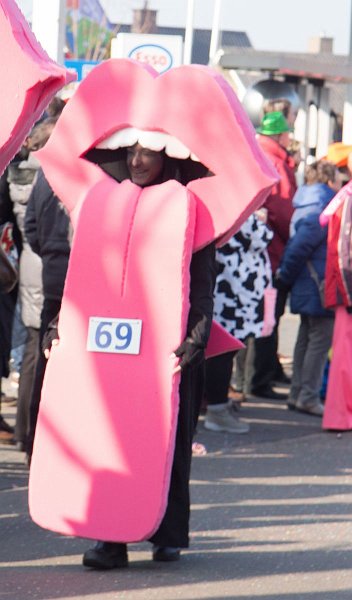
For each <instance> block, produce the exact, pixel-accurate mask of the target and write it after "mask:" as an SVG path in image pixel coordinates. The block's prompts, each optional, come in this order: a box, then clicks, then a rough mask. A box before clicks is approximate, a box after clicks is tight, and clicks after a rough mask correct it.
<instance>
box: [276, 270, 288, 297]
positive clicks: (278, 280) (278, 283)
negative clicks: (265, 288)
mask: <svg viewBox="0 0 352 600" xmlns="http://www.w3.org/2000/svg"><path fill="white" fill-rule="evenodd" d="M273 287H274V288H276V289H277V290H281V291H282V292H289V291H290V289H291V286H289V285H287V283H285V282H284V281H283V280H282V279H281V276H280V271H279V269H278V270H277V271H276V273H275V275H274V277H273Z"/></svg>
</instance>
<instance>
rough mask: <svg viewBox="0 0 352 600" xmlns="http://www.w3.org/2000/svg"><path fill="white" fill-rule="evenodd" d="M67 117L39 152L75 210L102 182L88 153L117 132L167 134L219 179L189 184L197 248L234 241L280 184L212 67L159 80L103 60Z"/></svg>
mask: <svg viewBox="0 0 352 600" xmlns="http://www.w3.org/2000/svg"><path fill="white" fill-rule="evenodd" d="M63 117H64V118H62V119H60V122H59V123H58V125H57V127H55V130H54V132H53V134H52V136H51V138H50V140H49V142H48V143H47V144H46V146H45V148H44V149H43V150H42V151H41V152H40V154H39V153H38V155H39V156H40V160H41V162H42V164H43V166H44V169H45V173H46V176H47V177H48V179H49V181H50V183H51V185H52V186H53V188H54V189H55V192H56V193H57V195H58V196H59V198H60V199H61V200H62V201H63V202H64V204H65V205H66V206H67V208H68V209H69V210H70V211H71V210H72V209H73V208H74V207H75V205H76V204H77V202H79V199H80V198H82V197H84V195H85V194H86V193H87V190H89V189H90V187H91V186H92V185H93V184H94V183H95V182H96V181H98V180H99V179H100V178H101V171H100V169H99V167H97V166H96V165H94V164H92V163H89V162H88V161H86V160H84V159H83V158H82V155H84V154H85V153H86V152H87V150H88V149H90V148H91V147H94V146H95V145H96V144H97V142H99V141H100V140H101V139H103V138H105V137H107V136H108V135H110V134H111V133H112V132H114V131H116V130H118V129H122V128H123V127H127V126H134V127H138V128H139V129H147V130H161V131H165V132H167V133H170V134H171V135H174V136H175V137H177V138H178V139H179V140H180V141H181V142H183V143H184V144H185V145H186V146H187V147H188V148H190V149H191V151H192V152H194V153H195V154H196V155H197V156H198V157H199V159H200V160H201V162H203V163H204V164H205V165H206V166H207V167H208V168H209V169H210V171H212V172H213V173H214V174H215V176H214V177H210V178H206V179H198V180H196V181H192V182H191V183H189V184H188V186H187V187H188V189H189V190H190V191H192V192H193V193H194V195H195V196H196V197H197V224H196V234H195V240H194V249H195V250H196V249H199V248H201V247H203V246H205V245H206V244H207V243H209V242H210V241H212V240H214V239H217V240H219V242H220V243H221V242H224V241H225V240H226V239H228V237H230V236H231V235H232V234H233V232H234V231H236V230H237V229H238V228H239V227H240V226H241V225H242V223H243V221H244V220H245V219H246V218H247V217H248V216H249V214H250V213H251V212H253V210H255V209H256V208H258V207H259V206H261V205H262V204H263V202H264V200H265V198H266V196H267V195H268V193H269V191H270V189H271V187H272V185H273V184H274V183H275V181H276V180H277V179H278V176H277V173H276V171H275V170H274V168H273V167H272V165H271V164H270V163H269V162H268V160H267V159H266V158H265V156H264V154H263V153H262V151H261V150H260V148H259V147H258V144H257V142H256V139H255V132H254V129H253V127H252V125H251V123H250V122H249V119H248V117H247V116H246V114H245V112H244V109H243V108H242V106H241V104H240V102H239V100H238V99H237V97H236V94H235V93H234V91H233V90H232V88H231V87H230V86H229V85H228V84H227V83H226V81H225V80H224V79H223V78H222V77H221V76H220V75H219V74H218V73H217V72H216V71H213V70H212V69H210V68H208V67H201V66H194V65H193V66H184V67H178V68H175V69H171V70H170V71H167V72H166V73H164V74H162V75H159V76H158V74H157V73H156V71H154V70H153V69H151V68H150V67H147V66H146V65H142V64H141V63H137V62H135V61H131V60H128V59H111V60H108V61H104V63H103V64H101V65H99V66H98V67H96V68H95V69H93V71H92V72H91V73H90V75H89V77H86V78H85V79H84V81H83V82H82V83H81V85H80V86H79V88H78V90H77V92H76V93H75V94H74V96H73V97H72V98H71V100H70V102H69V104H68V105H67V107H66V109H65V114H64V115H63ZM73 131H75V132H77V131H79V132H80V134H79V135H73V133H72V132H73ZM59 172H64V173H65V177H61V176H60V175H59V176H58V173H59Z"/></svg>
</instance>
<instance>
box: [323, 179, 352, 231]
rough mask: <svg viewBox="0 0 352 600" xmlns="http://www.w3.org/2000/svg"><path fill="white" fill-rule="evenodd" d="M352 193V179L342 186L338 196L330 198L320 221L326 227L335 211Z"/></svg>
mask: <svg viewBox="0 0 352 600" xmlns="http://www.w3.org/2000/svg"><path fill="white" fill-rule="evenodd" d="M351 194H352V181H349V182H348V183H346V185H344V186H343V188H341V189H340V190H339V191H338V192H337V194H336V196H334V197H333V199H332V200H330V202H329V204H328V205H327V207H326V208H325V209H324V210H323V212H322V213H321V214H320V217H319V222H320V225H321V226H322V227H325V225H327V224H328V223H329V221H330V217H331V216H332V215H333V214H335V212H336V211H337V210H338V209H339V207H340V206H341V204H342V203H343V202H344V201H345V200H346V199H347V198H348V197H349V196H351Z"/></svg>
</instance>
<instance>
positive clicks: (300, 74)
mask: <svg viewBox="0 0 352 600" xmlns="http://www.w3.org/2000/svg"><path fill="white" fill-rule="evenodd" d="M219 65H220V66H221V67H223V68H224V69H236V70H246V71H257V72H258V71H265V72H272V73H275V74H276V75H283V76H292V77H296V78H298V79H303V78H306V79H314V80H321V81H322V82H323V81H331V82H336V83H351V82H352V62H350V60H349V56H342V55H337V54H331V53H327V52H326V53H319V54H313V53H310V52H309V53H293V52H280V53H278V52H267V51H259V50H254V49H253V48H236V47H231V48H230V47H224V46H223V52H222V54H221V56H220V57H219Z"/></svg>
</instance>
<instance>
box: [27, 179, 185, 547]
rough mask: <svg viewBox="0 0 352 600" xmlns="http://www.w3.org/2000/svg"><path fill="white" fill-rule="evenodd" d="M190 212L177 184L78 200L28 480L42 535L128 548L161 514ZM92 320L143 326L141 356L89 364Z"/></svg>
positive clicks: (101, 357) (102, 357) (125, 188)
mask: <svg viewBox="0 0 352 600" xmlns="http://www.w3.org/2000/svg"><path fill="white" fill-rule="evenodd" d="M97 198H99V202H97ZM194 209H195V206H194V202H192V201H191V199H190V197H189V196H188V194H187V191H186V190H185V188H183V187H182V186H181V185H180V184H179V183H177V182H175V181H172V182H167V183H165V184H163V185H162V186H158V187H155V188H148V189H145V190H144V191H141V189H140V188H138V187H137V186H135V185H133V184H132V183H130V182H129V181H126V182H124V183H123V184H121V185H116V184H115V183H114V182H113V181H112V180H111V179H110V178H108V177H105V179H104V180H103V181H102V182H100V183H99V184H98V185H97V187H96V188H93V189H92V190H91V192H90V193H89V194H88V195H87V198H86V199H85V202H84V204H83V206H82V208H81V211H80V216H79V220H78V223H77V228H76V232H75V237H74V245H73V248H72V259H71V261H70V265H69V271H68V275H67V281H66V286H65V299H64V303H63V307H62V310H61V313H60V324H59V334H60V343H59V346H58V347H57V348H55V349H53V352H52V356H51V357H50V360H49V363H48V369H47V373H46V377H45V383H44V389H43V394H42V401H41V410H40V415H39V422H38V435H37V436H36V440H35V449H34V454H33V460H32V464H31V471H30V480H31V484H30V511H31V515H32V517H33V519H34V520H35V521H36V522H37V523H38V524H40V525H42V526H43V527H47V528H49V529H53V530H55V531H59V532H61V533H67V534H74V535H82V536H86V537H91V538H96V539H104V540H114V539H118V540H121V541H135V540H139V539H143V538H146V537H149V536H150V535H151V533H152V532H153V531H154V530H155V528H156V527H157V525H158V523H159V522H160V520H161V518H162V516H163V514H164V510H165V504H166V499H167V490H168V485H169V477H170V465H171V461H172V457H173V448H174V435H175V423H176V420H177V411H178V385H179V375H172V370H173V369H174V368H175V366H176V362H175V359H173V358H171V357H170V355H171V354H172V352H173V350H175V349H176V348H177V346H178V345H179V344H180V342H181V340H182V339H183V337H184V336H185V329H186V322H187V312H188V311H187V307H188V290H189V276H188V269H187V268H185V265H187V264H188V263H189V260H190V256H191V252H192V242H193V234H194ZM121 216H123V218H121ZM171 224H172V226H171ZM151 232H152V235H151ZM160 248H163V252H162V257H161V256H160ZM83 256H84V260H82V257H83ZM170 272H171V273H172V274H173V277H172V278H170V276H169V275H170ZM165 282H167V285H165ZM163 306H167V307H168V312H165V311H163V310H162V308H161V307H163ZM92 315H95V316H105V317H116V318H119V317H121V318H138V319H142V321H143V325H142V338H141V349H140V354H139V355H127V354H120V355H119V356H118V357H117V355H116V354H106V353H99V352H87V351H86V342H87V326H88V319H89V317H90V316H92ZM170 315H172V318H171V317H170ZM170 424H171V425H172V426H171V427H170Z"/></svg>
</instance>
